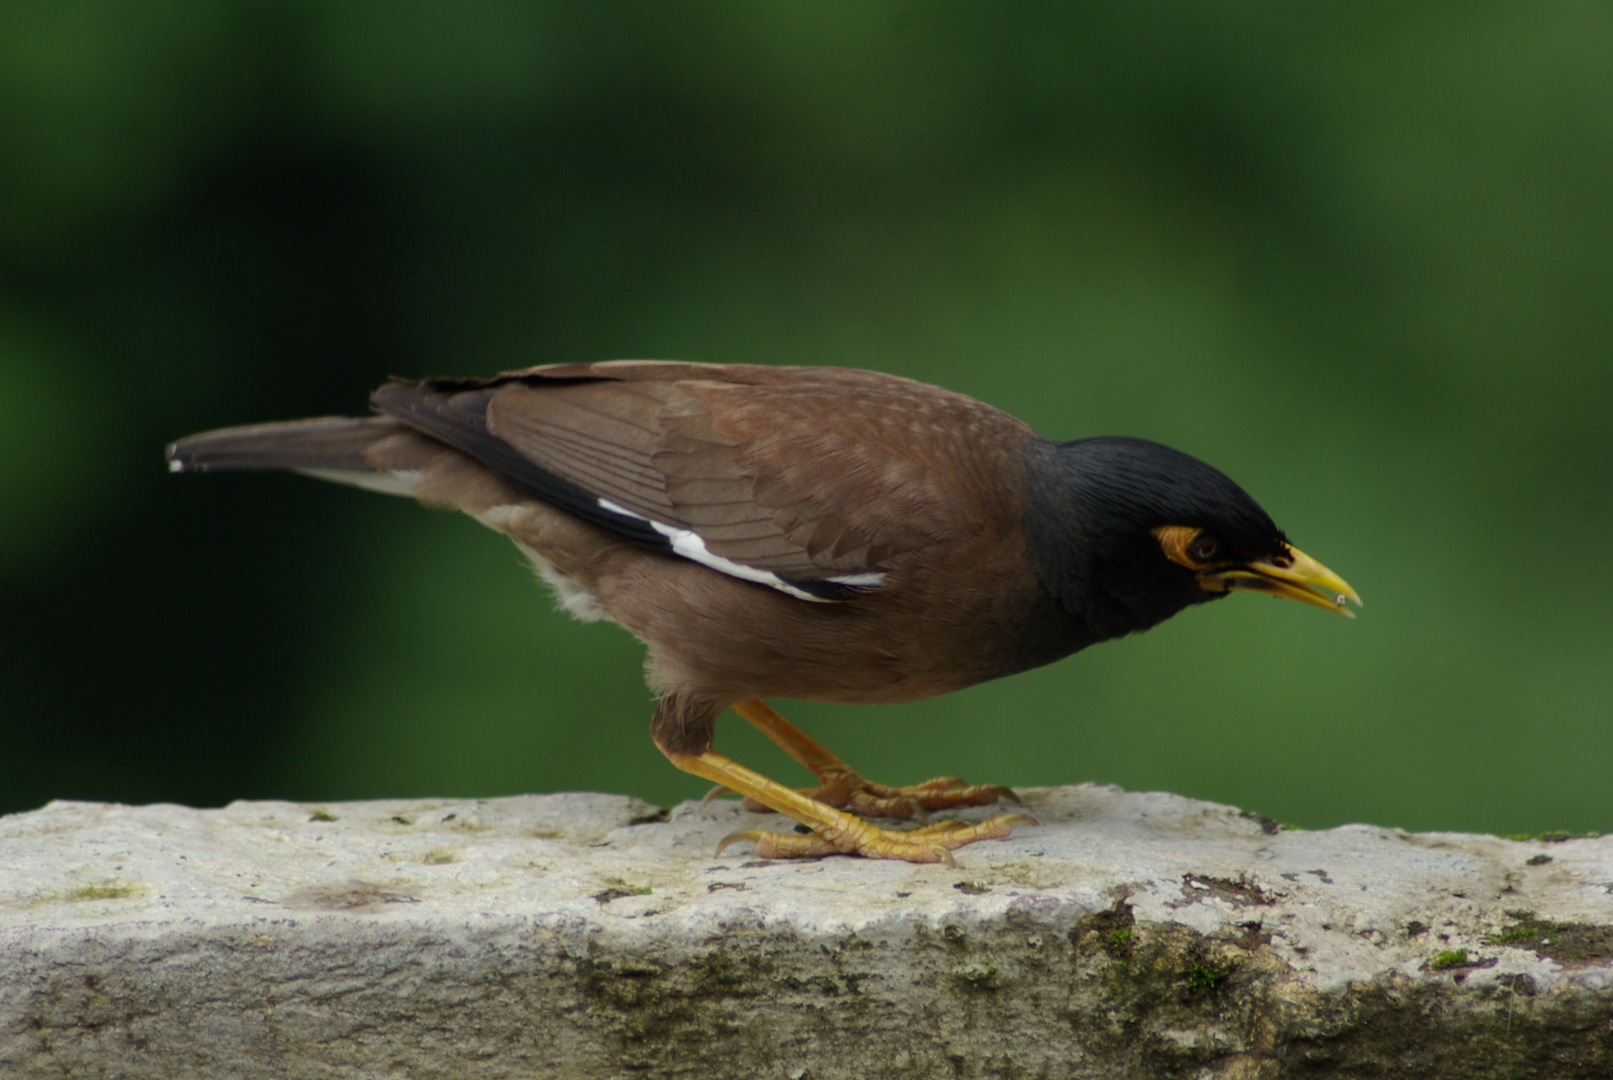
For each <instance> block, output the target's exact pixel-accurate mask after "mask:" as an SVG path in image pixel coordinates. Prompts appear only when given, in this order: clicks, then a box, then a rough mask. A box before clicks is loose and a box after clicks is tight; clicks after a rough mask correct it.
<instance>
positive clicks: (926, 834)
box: [650, 694, 1035, 865]
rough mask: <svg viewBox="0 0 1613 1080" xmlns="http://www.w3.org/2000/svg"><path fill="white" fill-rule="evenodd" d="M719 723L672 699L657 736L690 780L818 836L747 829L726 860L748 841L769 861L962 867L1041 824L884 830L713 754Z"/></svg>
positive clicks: (1012, 817)
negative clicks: (849, 859)
mask: <svg viewBox="0 0 1613 1080" xmlns="http://www.w3.org/2000/svg"><path fill="white" fill-rule="evenodd" d="M769 711H771V710H769ZM716 715H717V711H716V709H715V708H712V707H710V706H705V705H701V704H699V703H696V702H691V701H687V700H684V699H682V698H680V697H678V696H676V695H673V694H668V695H667V696H666V697H663V698H662V699H661V701H660V703H659V704H658V705H657V706H656V709H655V719H654V720H653V721H652V722H651V724H650V735H651V736H652V737H653V738H654V739H655V743H656V745H657V746H659V747H660V748H661V752H662V753H664V754H665V755H666V756H667V758H668V760H670V761H671V762H672V764H674V765H676V766H677V767H678V768H680V769H682V770H683V771H684V772H687V773H693V774H694V775H696V776H702V777H705V778H706V779H707V780H710V781H712V782H713V783H717V784H721V785H722V786H723V787H725V788H728V789H729V790H731V791H735V792H738V793H739V794H741V795H743V796H745V797H746V798H749V799H754V800H756V801H757V802H759V803H761V804H762V805H763V806H766V807H769V808H770V809H773V810H776V811H777V812H779V813H781V814H784V815H786V816H788V817H791V818H794V819H795V820H796V821H798V822H800V823H801V824H803V825H805V826H807V827H808V828H810V829H811V830H812V832H811V833H810V834H807V835H799V834H791V833H772V832H764V831H762V830H759V829H746V830H744V831H742V832H737V833H734V834H732V835H731V836H727V837H724V838H723V840H722V842H721V843H720V844H718V845H717V853H718V854H719V855H720V854H722V850H723V848H725V847H727V846H728V845H729V844H731V843H733V842H735V841H736V840H749V841H750V842H751V843H753V844H755V845H756V854H758V855H760V856H761V857H762V858H764V859H767V858H788V857H797V856H803V855H833V854H835V853H837V852H843V853H846V854H856V855H865V856H868V857H869V858H875V859H902V860H905V861H907V862H945V863H949V864H952V865H956V864H955V863H954V862H953V858H952V850H953V849H954V848H960V847H962V846H963V845H965V844H972V843H974V842H975V841H976V840H996V839H1001V838H1003V837H1006V836H1008V835H1009V834H1010V833H1012V832H1013V827H1014V826H1015V825H1034V824H1035V822H1034V821H1032V820H1031V819H1030V818H1028V817H1025V816H1024V815H1022V814H1007V815H1004V816H1003V817H997V818H992V819H991V820H990V821H985V822H981V823H980V824H978V825H965V824H964V823H963V822H961V821H943V822H938V823H936V824H934V825H926V826H922V827H920V828H917V829H909V830H907V831H905V832H897V831H895V830H892V829H881V828H878V827H877V826H874V825H870V824H868V823H867V822H866V821H863V820H862V819H861V818H858V817H856V816H854V815H852V814H848V813H846V812H845V811H844V810H838V809H835V808H834V807H832V806H828V805H826V804H824V803H822V802H819V801H818V800H816V799H812V798H808V797H807V796H805V795H803V794H801V793H800V792H798V791H794V790H792V789H790V788H787V787H785V786H784V785H783V784H780V783H776V782H775V781H772V780H769V779H768V778H767V777H765V776H763V775H762V774H761V773H757V772H752V771H751V770H750V769H747V768H745V766H743V765H741V764H739V763H738V762H736V761H734V760H732V759H731V758H726V757H724V756H723V755H721V754H718V753H716V752H714V751H713V750H712V749H711V730H712V724H713V722H714V721H715V720H716ZM775 715H777V714H775ZM808 741H810V740H808ZM814 745H816V744H814ZM819 749H820V750H821V749H822V748H821V747H819ZM824 752H825V753H827V751H824Z"/></svg>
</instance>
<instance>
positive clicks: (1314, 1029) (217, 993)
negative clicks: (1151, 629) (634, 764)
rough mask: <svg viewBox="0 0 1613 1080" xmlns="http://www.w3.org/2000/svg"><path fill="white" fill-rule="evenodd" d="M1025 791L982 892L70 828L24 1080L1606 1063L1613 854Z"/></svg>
mask: <svg viewBox="0 0 1613 1080" xmlns="http://www.w3.org/2000/svg"><path fill="white" fill-rule="evenodd" d="M1025 794H1026V801H1027V803H1028V804H1029V809H1030V812H1031V813H1033V814H1034V815H1035V816H1036V817H1038V818H1039V819H1040V820H1041V822H1042V825H1041V827H1039V828H1023V829H1020V830H1018V831H1017V835H1015V836H1014V837H1013V839H1011V840H1009V841H1006V842H1000V843H987V844H980V845H977V846H974V847H971V848H967V849H964V850H963V851H961V852H959V863H960V868H959V869H958V870H952V869H949V868H947V867H944V866H910V865H905V864H899V863H885V862H871V861H863V860H857V859H849V858H831V859H822V860H817V861H811V862H762V861H760V860H757V859H755V858H753V857H752V856H751V854H750V851H749V849H748V846H746V845H737V846H736V848H732V849H730V850H729V852H728V853H727V854H726V855H725V856H724V857H723V858H721V859H713V858H712V857H711V851H712V848H713V847H714V845H715V843H716V841H717V839H718V838H719V837H721V836H723V835H725V834H726V833H727V832H729V831H732V830H733V829H736V828H741V827H748V826H754V825H757V824H763V825H765V824H767V823H768V822H769V821H770V820H777V819H769V818H767V817H759V816H756V815H749V814H745V813H743V812H742V811H741V810H740V809H739V808H738V807H737V805H736V804H734V803H732V802H726V803H718V804H714V805H713V806H711V807H709V808H707V809H704V810H702V809H700V808H698V807H696V806H694V805H692V804H687V805H684V806H680V807H677V808H676V809H675V810H673V811H672V812H671V814H670V815H666V814H658V813H657V810H656V808H655V807H651V806H648V805H646V804H644V803H641V802H637V801H634V800H631V799H625V798H618V797H613V796H605V795H551V796H539V797H527V798H514V799H495V800H486V801H480V800H469V801H456V800H431V799H427V800H412V801H396V802H368V803H347V804H338V805H326V806H313V805H307V806H304V805H296V804H291V803H236V804H234V805H232V806H229V807H226V808H224V809H222V810H191V809H186V808H184V807H178V806H146V807H126V806H107V805H100V804H86V803H52V804H51V805H50V806H47V807H45V808H44V809H43V810H39V811H35V812H33V813H27V814H18V815H14V816H11V817H7V818H4V819H0V1076H4V1077H6V1078H31V1077H67V1076H72V1077H120V1078H126V1080H134V1078H146V1077H150V1078H153V1080H155V1078H162V1080H173V1078H183V1077H214V1076H216V1077H232V1078H235V1077H238V1078H245V1080H251V1078H257V1077H264V1078H269V1077H274V1078H277V1080H300V1078H303V1077H320V1078H324V1077H344V1078H346V1077H403V1076H406V1077H411V1078H416V1080H420V1078H431V1077H445V1078H446V1077H465V1076H476V1077H535V1076H563V1077H616V1076H644V1077H701V1078H708V1077H746V1078H752V1077H765V1078H772V1077H777V1078H781V1080H783V1078H792V1080H802V1078H811V1080H828V1078H834V1077H856V1078H859V1080H860V1078H863V1077H928V1076H944V1077H976V1076H980V1077H985V1076H991V1077H998V1076H1001V1077H1018V1076H1037V1077H1040V1076H1047V1077H1117V1078H1118V1077H1127V1078H1134V1077H1153V1076H1160V1077H1164V1076H1171V1077H1224V1078H1253V1077H1261V1078H1264V1077H1277V1076H1289V1075H1304V1076H1317V1077H1356V1076H1364V1075H1389V1076H1396V1077H1461V1078H1463V1080H1472V1078H1475V1077H1492V1076H1493V1077H1501V1076H1520V1077H1522V1076H1550V1077H1554V1078H1569V1077H1587V1078H1589V1077H1606V1076H1609V1075H1613V837H1600V838H1592V839H1569V840H1561V841H1558V842H1546V841H1527V842H1513V841H1508V840H1501V839H1497V838H1495V837H1489V836H1465V835H1454V834H1450V835H1447V834H1430V835H1413V834H1409V833H1404V832H1399V831H1397V830H1393V829H1380V828H1370V827H1365V826H1347V827H1344V828H1339V829H1333V830H1330V831H1327V832H1304V831H1286V830H1279V829H1277V827H1276V825H1275V823H1273V822H1270V821H1269V820H1265V819H1262V818H1259V817H1254V816H1251V815H1247V814H1240V813H1239V812H1238V811H1236V810H1234V809H1232V808H1229V807H1224V806H1217V805H1213V804H1209V803H1201V802H1194V801H1191V800H1188V799H1183V798H1179V797H1177V796H1172V795H1163V794H1128V793H1126V792H1122V791H1120V790H1118V789H1114V788H1105V787H1095V786H1082V787H1074V788H1059V789H1051V790H1039V791H1034V790H1033V791H1029V792H1026V793H1025ZM781 827H783V828H788V823H787V822H783V823H782V825H781Z"/></svg>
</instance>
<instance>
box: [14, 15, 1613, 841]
mask: <svg viewBox="0 0 1613 1080" xmlns="http://www.w3.org/2000/svg"><path fill="white" fill-rule="evenodd" d="M1610 55H1613V9H1610V8H1609V7H1608V6H1607V5H1606V4H1604V3H1590V2H1579V3H1570V2H1565V3H1561V4H1552V5H1529V4H1516V3H1514V4H1485V3H1468V4H1461V5H1421V4H1400V3H1396V4H1380V5H1365V4H1349V5H1344V4H1314V5H1311V4H1307V5H1270V4H1238V3H1223V4H1199V3H1128V4H1106V5H1097V4H1088V5H1075V4H1032V3H1023V4H1013V5H1005V4H958V3H936V2H926V3H919V2H906V3H877V2H869V0H862V2H858V3H838V4H832V3H817V4H786V3H689V4H660V3H588V4H531V3H513V2H507V3H497V2H470V3H463V4H454V5H443V4H432V3H423V2H419V0H391V2H388V3H385V4H382V3H377V2H356V0H355V2H347V3H342V4H320V3H306V2H305V3H295V2H285V0H276V2H273V3H271V2H267V0H263V2H255V3H247V2H238V3H223V2H219V3H211V4H191V3H164V2H159V0H147V2H144V3H140V4H115V3H110V2H108V3H79V2H73V0H48V2H46V0H13V2H9V3H7V4H5V5H3V6H0V384H3V386H4V392H3V393H0V612H3V617H4V623H5V639H6V643H7V644H6V647H5V648H4V649H3V650H0V678H3V679H4V692H3V697H0V702H3V704H0V736H3V738H4V744H5V748H6V750H5V754H4V761H5V766H4V773H3V781H0V809H19V808H24V807H29V806H34V805H38V804H39V803H41V802H43V801H45V800H47V799H50V798H56V797H65V798H93V799H115V800H127V801H149V800H175V801H182V802H189V803H198V804H211V803H220V802H223V801H227V800H229V799H232V798H238V797H239V798H265V797H286V798H297V799H308V800H320V801H326V800H335V799H342V798H353V797H368V796H407V795H427V794H434V795H497V794H504V793H510V792H519V791H549V790H560V789H597V790H609V791H624V792H631V793H634V794H638V795H641V796H644V797H645V798H648V799H651V800H653V801H657V802H663V803H664V802H669V801H672V800H675V799H679V798H686V797H690V796H694V795H698V794H699V793H700V791H701V790H702V788H703V785H702V784H701V783H700V782H699V781H696V780H693V779H692V778H688V777H684V776H683V775H681V774H679V773H677V772H675V771H674V770H673V769H672V768H671V767H670V766H669V765H667V764H666V763H665V762H664V761H663V760H662V759H661V758H660V756H659V754H658V753H657V752H656V751H655V749H654V747H653V746H652V745H651V743H650V741H649V739H648V738H647V737H646V734H645V732H646V727H647V723H648V719H649V713H650V699H649V695H648V693H647V691H646V690H645V689H644V687H643V685H642V683H641V681H640V678H639V671H638V665H639V656H640V650H639V648H638V646H637V645H636V644H635V643H634V642H633V641H631V639H629V638H628V637H627V636H626V635H625V634H623V633H622V632H621V631H619V630H617V629H616V628H614V627H610V626H606V625H595V626H580V625H576V624H574V623H571V622H569V621H568V620H567V619H565V618H564V617H563V616H561V615H559V614H556V613H555V612H553V611H552V610H550V604H549V603H548V601H547V599H546V598H545V597H544V596H543V594H542V592H541V590H540V589H539V588H538V586H536V585H535V584H534V583H533V582H532V581H531V580H530V578H531V575H530V573H529V571H527V570H526V569H525V568H524V567H523V566H522V565H521V563H520V559H519V557H518V555H517V554H516V552H515V551H514V550H513V549H511V548H510V547H509V545H508V544H507V543H505V542H504V541H503V540H501V539H500V538H498V537H496V536H494V535H493V534H491V533H487V532H485V531H483V530H481V529H479V528H478V527H477V526H475V525H474V524H473V523H471V522H469V521H467V520H464V519H461V518H455V517H451V516H448V515H442V514H430V513H427V512H425V511H423V510H420V509H419V508H417V507H415V506H413V505H412V504H410V503H407V502H405V501H403V500H388V499H383V498H380V497H377V496H373V495H368V494H364V493H360V492H355V491H351V490H345V489H338V488H334V487H330V486H326V485H320V484H316V483H313V482H311V481H307V480H303V479H301V478H297V477H279V476H233V477H218V478H212V477H200V478H191V477H186V478H171V477H169V476H168V475H166V474H165V472H164V470H163V467H162V462H161V456H160V452H161V448H162V446H163V444H164V443H165V442H167V441H169V440H171V439H173V438H175V437H177V436H179V435H183V434H187V433H190V432H193V431H197V430H201V429H205V428H210V427H218V426H223V425H226V424H232V423H243V422H249V421H260V420H271V419H283V418H290V417H297V416H304V415H318V414H326V413H343V412H347V413H361V412H362V411H363V410H364V408H365V395H366V393H367V392H368V390H369V389H370V388H371V387H372V386H373V385H375V384H377V383H379V382H380V381H381V380H382V379H383V378H384V377H385V376H386V375H388V374H392V373H396V374H406V375H424V374H482V373H488V372H492V371H495V370H498V369H501V368H510V367H519V366H526V365H529V364H534V363H541V362H549V361H568V360H589V359H603V358H610V357H631V356H654V357H671V358H684V359H699V360H708V361H724V362H726V361H753V362H754V361H761V362H775V363H833V364H842V365H850V366H860V367H871V368H878V369H881V370H885V371H892V372H897V373H900V374H904V375H910V376H914V377H917V378H921V379H925V380H928V381H931V382H936V383H941V384H944V385H946V386H949V387H952V388H955V389H958V390H962V391H965V392H967V393H970V394H973V395H975V396H977V397H980V398H983V399H985V400H987V401H990V402H992V403H994V404H996V405H999V406H1001V407H1003V408H1006V409H1008V410H1009V411H1011V412H1014V413H1016V414H1018V415H1020V416H1022V417H1024V418H1025V419H1027V420H1028V421H1030V422H1031V423H1032V424H1034V425H1036V426H1037V427H1038V428H1039V429H1040V430H1042V431H1043V432H1045V433H1047V434H1048V435H1050V436H1053V437H1059V438H1072V437H1076V436H1080V435H1091V434H1100V433H1129V434H1136V435H1143V436H1147V437H1151V438H1155V439H1158V440H1160V441H1163V442H1167V443H1170V444H1172V445H1175V446H1178V447H1180V448H1182V449H1185V450H1187V451H1189V452H1192V453H1195V454H1197V455H1199V456H1201V457H1203V458H1205V459H1207V460H1209V461H1211V462H1213V463H1215V464H1217V465H1219V466H1220V467H1221V468H1223V469H1224V470H1226V471H1227V472H1228V473H1230V474H1231V475H1232V476H1233V477H1235V478H1236V479H1238V480H1239V481H1240V482H1241V483H1242V484H1243V485H1244V486H1245V487H1246V488H1248V489H1249V490H1250V491H1251V492H1252V493H1253V494H1254V495H1255V496H1256V497H1257V498H1259V499H1260V500H1261V501H1262V502H1263V503H1264V505H1265V506H1266V507H1267V508H1268V509H1269V510H1270V511H1271V512H1272V514H1273V516H1274V517H1276V518H1277V520H1278V522H1279V524H1281V525H1282V526H1283V527H1284V528H1286V529H1287V530H1288V532H1289V533H1290V535H1291V536H1293V537H1294V538H1295V541H1296V542H1297V543H1298V544H1299V545H1300V546H1301V547H1303V548H1304V549H1305V550H1306V551H1308V552H1310V553H1311V554H1313V555H1315V556H1317V557H1318V558H1320V559H1321V560H1322V561H1323V562H1325V563H1327V564H1328V565H1330V566H1332V567H1333V568H1334V569H1336V570H1338V571H1339V572H1341V573H1342V574H1343V575H1344V576H1345V577H1346V578H1347V579H1349V581H1350V582H1351V583H1352V584H1354V585H1355V586H1356V587H1357V588H1358V589H1359V590H1360V591H1361V593H1362V594H1363V596H1364V597H1365V598H1366V604H1367V606H1366V608H1365V610H1364V611H1363V612H1362V618H1361V619H1359V620H1358V621H1357V622H1355V623H1346V622H1345V621H1344V620H1342V619H1333V618H1328V617H1326V616H1324V615H1322V614H1321V613H1319V612H1316V611H1314V610H1311V609H1306V608H1302V607H1300V606H1298V605H1294V604H1269V603H1266V602H1264V601H1263V600H1258V599H1255V598H1250V597H1239V598H1235V599H1232V600H1229V601H1227V602H1226V603H1221V604H1215V605H1211V606H1210V607H1208V608H1204V609H1198V610H1195V611H1192V612H1189V613H1187V614H1185V615H1184V616H1182V617H1181V618H1179V619H1177V620H1175V621H1173V622H1171V623H1168V624H1166V625H1165V626H1164V627H1161V628H1160V629H1158V630H1156V631H1154V632H1151V633H1149V634H1147V635H1144V636H1142V637H1139V638H1134V639H1128V640H1126V641H1122V642H1116V643H1111V644H1107V645H1103V646H1099V647H1097V648H1094V649H1092V650H1089V651H1088V652H1085V653H1082V654H1080V655H1078V656H1076V657H1075V658H1073V659H1071V660H1067V661H1064V662H1062V663H1060V664H1057V665H1054V666H1052V667H1049V668H1045V669H1042V670H1040V671H1037V672H1034V673H1031V674H1027V675H1024V676H1020V677H1017V678H1013V679H1009V680H1005V681H1002V682H999V683H995V684H991V685H987V686H981V687H977V688H975V689H973V690H970V691H968V692H965V693H961V694H956V695H952V696H950V697H946V698H941V699H937V700H933V701H929V702H923V703H918V704H915V705H911V706H905V707H901V708H887V709H855V708H849V707H835V706H792V705H790V704H788V703H787V704H786V705H785V711H786V712H787V713H788V714H789V715H790V716H792V717H793V718H795V719H796V720H798V721H800V722H802V723H803V724H805V725H806V726H807V727H808V728H809V729H810V730H812V731H813V732H814V733H816V734H818V735H820V736H821V737H822V738H823V739H824V740H825V741H826V742H827V743H829V745H831V746H832V747H834V748H835V749H836V750H838V751H839V752H841V753H842V754H843V755H845V756H846V757H847V758H848V759H850V760H851V761H852V762H853V763H855V764H857V765H859V766H861V767H862V768H863V769H864V770H865V771H866V772H867V773H868V774H870V775H872V776H875V777H876V778H878V779H882V780H887V781H891V782H905V781H912V780H917V779H922V778H923V777H926V776H929V775H933V774H938V773H957V772H963V773H965V774H966V775H968V776H969V777H970V778H972V779H976V780H983V781H999V782H1007V783H1014V784H1021V785H1030V784H1055V783H1066V782H1076V781H1083V780H1099V781H1108V782H1113V783H1118V784H1122V785H1125V786H1127V787H1131V788H1144V789H1149V788H1166V789H1171V790H1175V791H1179V792H1182V793H1185V794H1189V795H1194V796H1199V797H1205V798H1211V799H1217V800H1222V801H1225V802H1231V803H1235V804H1237V805H1239V806H1245V807H1249V808H1252V809H1255V810H1258V811H1260V812H1263V813H1266V814H1270V815H1272V816H1274V817H1277V818H1279V819H1281V820H1284V821H1292V822H1297V823H1300V824H1304V825H1312V826H1323V825H1330V824H1334V823H1338V822H1342V821H1350V820H1364V821H1371V822H1378V823H1382V824H1392V825H1401V826H1406V827H1411V828H1419V829H1428V828H1437V829H1464V830H1501V831H1506V832H1517V831H1538V830H1541V829H1569V830H1574V831H1580V830H1588V829H1595V830H1613V800H1610V798H1609V794H1608V793H1609V782H1608V777H1609V776H1613V723H1610V716H1613V647H1610V646H1613V632H1610V630H1609V621H1608V612H1609V609H1610V606H1613V563H1610V561H1609V559H1608V558H1607V555H1606V545H1605V541H1606V540H1607V539H1608V537H1609V535H1610V534H1613V421H1610V419H1609V406H1610V402H1613V363H1610V362H1609V342H1610V341H1613V303H1610V301H1609V296H1610V295H1613V200H1610V192H1613V64H1609V63H1608V59H1607V58H1608V57H1609V56H1610ZM718 745H719V748H723V749H726V750H729V751H730V752H733V753H735V754H736V755H737V756H740V757H741V758H743V759H744V760H746V761H747V762H749V763H753V764H756V765H758V766H761V767H764V768H766V769H770V770H773V771H774V772H775V773H776V775H778V776H779V777H781V778H784V779H790V778H793V777H795V776H796V775H797V774H796V771H795V769H794V768H793V766H790V765H789V763H788V762H787V761H785V760H784V759H783V757H782V755H780V754H778V753H777V752H776V751H774V750H773V749H772V748H771V747H768V746H766V745H765V744H764V743H763V742H762V741H761V740H760V738H759V737H758V736H755V735H754V734H753V733H752V732H750V731H749V730H748V728H747V727H746V725H744V724H742V723H739V722H737V721H735V720H734V719H732V718H729V719H728V720H726V721H725V722H724V723H723V725H722V726H721V727H720V729H719V737H718Z"/></svg>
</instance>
